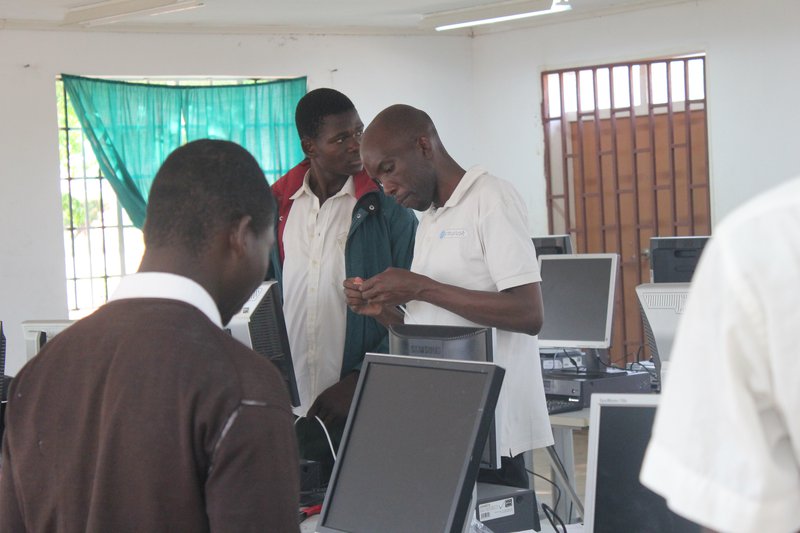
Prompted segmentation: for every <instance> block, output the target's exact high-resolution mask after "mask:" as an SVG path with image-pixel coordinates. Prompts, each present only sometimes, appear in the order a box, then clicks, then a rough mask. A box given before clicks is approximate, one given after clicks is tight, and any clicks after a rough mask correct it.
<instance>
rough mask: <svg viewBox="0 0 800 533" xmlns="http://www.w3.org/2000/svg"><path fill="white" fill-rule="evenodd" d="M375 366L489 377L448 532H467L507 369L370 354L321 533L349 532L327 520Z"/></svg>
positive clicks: (329, 492) (325, 504)
mask: <svg viewBox="0 0 800 533" xmlns="http://www.w3.org/2000/svg"><path fill="white" fill-rule="evenodd" d="M375 365H395V366H414V367H423V368H444V369H452V370H456V371H464V372H476V373H482V374H485V375H486V376H487V380H486V382H485V386H484V391H483V398H482V403H483V404H484V409H483V410H481V412H480V413H479V417H478V419H477V420H476V423H475V426H474V428H473V432H472V434H473V440H474V442H473V444H472V446H471V447H470V450H469V453H467V456H466V457H465V458H464V462H463V465H462V468H461V473H460V479H459V480H458V485H459V490H458V493H457V494H456V495H454V498H453V504H452V506H451V508H450V509H449V510H448V520H447V523H448V525H449V529H448V533H460V532H461V531H462V530H463V527H464V524H465V521H466V519H467V517H468V516H471V513H472V510H471V509H470V504H471V503H472V492H473V488H474V486H475V482H476V481H477V477H478V469H479V466H480V453H478V450H482V449H483V446H484V445H485V440H486V437H487V436H488V431H489V426H490V423H491V419H492V416H491V414H492V413H493V412H494V409H495V407H496V405H497V398H498V396H499V395H500V388H501V386H502V383H503V376H504V374H505V370H504V369H503V368H502V367H498V366H496V365H493V364H490V363H478V362H473V361H453V360H448V359H434V358H424V357H408V356H403V355H386V354H375V353H367V354H366V355H365V357H364V363H363V365H362V367H361V373H360V375H359V380H358V384H357V386H356V391H355V394H354V395H353V402H352V404H351V405H350V413H349V415H348V417H347V423H346V424H345V428H344V433H343V435H342V440H341V443H340V444H339V451H338V453H339V455H338V456H337V460H336V462H335V464H334V467H333V472H332V474H331V478H330V481H329V483H328V489H327V491H326V493H325V501H324V502H323V505H322V510H321V512H320V515H319V521H318V523H317V533H345V532H344V531H343V530H341V529H336V528H335V527H333V526H330V525H328V524H326V520H327V518H328V516H329V514H330V511H331V505H332V504H331V502H332V501H333V497H332V494H333V493H334V492H335V490H336V487H337V486H338V485H337V484H338V482H339V476H340V471H341V468H342V465H343V464H345V461H344V460H343V459H342V458H343V457H345V454H346V453H347V450H348V442H349V441H350V437H351V433H352V428H353V425H354V424H355V423H356V422H355V421H356V420H357V418H358V411H359V406H360V401H361V395H362V391H363V389H364V383H365V382H366V380H368V379H369V375H370V370H371V369H372V368H374V366H375ZM386 504H387V505H392V504H398V505H402V498H397V499H396V500H395V501H394V502H386Z"/></svg>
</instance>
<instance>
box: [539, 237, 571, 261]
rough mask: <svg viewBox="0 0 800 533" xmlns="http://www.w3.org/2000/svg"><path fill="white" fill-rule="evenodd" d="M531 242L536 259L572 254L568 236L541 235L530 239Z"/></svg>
mask: <svg viewBox="0 0 800 533" xmlns="http://www.w3.org/2000/svg"><path fill="white" fill-rule="evenodd" d="M531 240H532V241H533V246H534V247H535V248H536V257H539V256H540V255H563V254H571V253H572V237H570V236H569V235H543V236H541V237H531Z"/></svg>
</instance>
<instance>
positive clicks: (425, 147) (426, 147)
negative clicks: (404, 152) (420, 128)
mask: <svg viewBox="0 0 800 533" xmlns="http://www.w3.org/2000/svg"><path fill="white" fill-rule="evenodd" d="M417 148H419V149H420V150H422V155H423V156H425V159H430V158H431V156H432V155H433V146H431V140H430V139H429V138H428V137H426V136H425V135H420V136H419V137H417Z"/></svg>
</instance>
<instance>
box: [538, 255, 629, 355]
mask: <svg viewBox="0 0 800 533" xmlns="http://www.w3.org/2000/svg"><path fill="white" fill-rule="evenodd" d="M618 261H619V256H618V255H617V254H575V255H542V256H539V268H540V270H541V274H542V301H543V303H544V325H543V326H542V329H541V331H540V332H539V346H540V347H542V348H608V347H609V346H610V345H611V321H612V317H613V313H614V294H615V292H614V291H615V286H616V280H617V264H618Z"/></svg>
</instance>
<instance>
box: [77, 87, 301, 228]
mask: <svg viewBox="0 0 800 533" xmlns="http://www.w3.org/2000/svg"><path fill="white" fill-rule="evenodd" d="M62 79H63V81H64V87H65V88H66V90H67V94H68V95H69V98H70V102H71V103H72V106H73V107H74V109H75V113H76V114H77V116H78V120H79V121H80V123H81V127H82V128H83V131H84V134H85V135H86V137H87V138H88V139H89V143H90V144H91V146H92V150H93V151H94V153H95V156H96V157H97V161H98V163H99V164H100V169H101V171H102V172H103V175H104V176H105V178H106V179H108V181H109V183H110V184H111V186H112V187H113V188H114V191H115V192H116V194H117V197H118V198H119V201H120V203H121V204H122V206H123V207H124V208H125V211H126V212H127V213H128V215H129V216H130V218H131V220H132V221H133V223H134V225H136V226H137V227H139V228H141V227H142V226H143V224H144V217H145V211H146V208H147V196H148V193H149V191H150V184H151V183H152V181H153V178H154V177H155V174H156V172H157V171H158V168H159V167H160V166H161V163H163V161H164V159H166V157H167V156H168V155H169V154H170V153H171V152H172V151H173V150H175V149H176V148H178V147H179V146H180V145H182V144H184V143H186V142H189V141H193V140H196V139H205V138H210V139H225V140H229V141H233V142H235V143H238V144H240V145H242V146H244V147H245V148H246V149H247V150H248V151H250V153H252V154H253V156H255V158H256V159H257V160H258V162H259V163H260V164H261V167H262V169H263V170H264V173H265V174H266V176H267V180H268V181H269V182H270V183H272V182H274V181H275V180H277V178H278V177H280V176H281V175H283V174H284V173H285V172H286V171H288V170H289V169H290V168H291V166H292V163H293V162H294V161H297V160H299V159H302V157H303V151H302V148H301V146H300V140H299V138H298V137H297V133H296V130H295V125H294V112H295V107H296V106H297V102H298V101H299V100H300V98H302V97H303V95H304V94H305V92H306V78H296V79H291V80H278V81H271V82H264V83H253V84H246V85H218V86H188V85H187V86H174V85H157V84H143V83H129V82H121V81H111V80H100V79H93V78H83V77H79V76H70V75H66V74H63V75H62Z"/></svg>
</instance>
